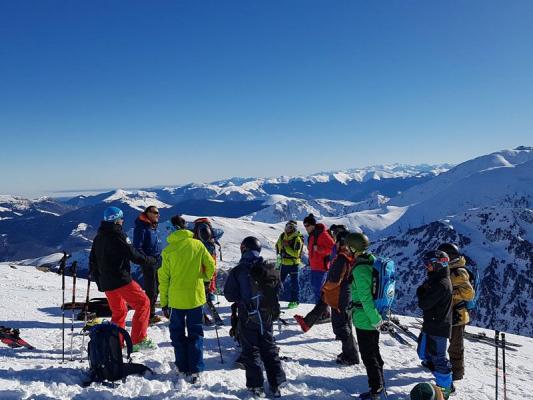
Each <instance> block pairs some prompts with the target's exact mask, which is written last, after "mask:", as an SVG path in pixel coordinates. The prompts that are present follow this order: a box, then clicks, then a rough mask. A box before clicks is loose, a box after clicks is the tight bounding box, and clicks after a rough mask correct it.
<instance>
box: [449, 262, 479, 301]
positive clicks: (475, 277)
mask: <svg viewBox="0 0 533 400" xmlns="http://www.w3.org/2000/svg"><path fill="white" fill-rule="evenodd" d="M459 268H464V269H465V270H466V272H468V280H469V281H470V284H471V285H472V287H473V288H474V298H473V299H472V300H469V301H465V302H464V306H465V308H466V309H467V310H468V311H472V310H475V309H476V307H477V302H478V299H479V295H480V293H479V286H480V283H481V282H480V279H479V272H478V271H477V270H476V271H475V272H474V271H472V270H471V269H470V268H467V267H466V266H465V267H459ZM459 268H456V269H454V270H453V273H454V274H458V273H459V272H458V271H457V269H459ZM459 304H460V303H459ZM459 304H458V305H459ZM456 307H457V306H456Z"/></svg>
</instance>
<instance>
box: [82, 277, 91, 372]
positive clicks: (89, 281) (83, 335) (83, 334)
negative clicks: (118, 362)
mask: <svg viewBox="0 0 533 400" xmlns="http://www.w3.org/2000/svg"><path fill="white" fill-rule="evenodd" d="M90 289H91V274H89V276H87V295H86V296H85V304H84V305H83V314H84V315H83V328H85V327H86V326H87V314H88V313H89V290H90ZM84 351H85V332H83V330H82V337H81V350H80V362H83V352H84Z"/></svg>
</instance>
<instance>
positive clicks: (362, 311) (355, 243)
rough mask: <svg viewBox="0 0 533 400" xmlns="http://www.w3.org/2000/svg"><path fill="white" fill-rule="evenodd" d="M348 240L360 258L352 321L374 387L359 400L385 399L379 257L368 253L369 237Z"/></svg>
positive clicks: (352, 235)
mask: <svg viewBox="0 0 533 400" xmlns="http://www.w3.org/2000/svg"><path fill="white" fill-rule="evenodd" d="M345 241H346V246H347V247H348V248H349V249H350V251H351V252H352V253H354V255H355V258H356V261H355V266H354V268H353V270H352V277H353V280H352V288H351V289H352V305H353V314H352V320H353V324H354V325H355V332H356V335H357V342H358V343H359V350H360V352H361V358H362V359H363V364H364V365H365V368H366V374H367V377H368V386H369V388H370V390H369V391H368V392H365V393H362V394H361V395H360V396H359V399H361V400H366V399H368V400H377V399H384V398H386V397H385V396H386V393H385V380H384V378H383V359H382V358H381V354H380V352H379V332H380V327H381V325H382V323H383V320H382V318H381V315H380V313H379V312H378V310H377V309H376V306H375V305H374V299H373V297H372V276H373V269H374V267H373V263H374V260H375V259H376V258H375V257H374V256H373V255H372V254H370V253H369V252H367V249H368V246H369V245H370V242H369V240H368V238H367V237H366V235H364V234H362V233H349V234H348V235H347V236H346V239H345Z"/></svg>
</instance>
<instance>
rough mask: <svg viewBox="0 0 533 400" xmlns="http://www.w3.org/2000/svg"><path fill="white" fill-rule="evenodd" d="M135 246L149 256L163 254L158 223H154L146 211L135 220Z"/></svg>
mask: <svg viewBox="0 0 533 400" xmlns="http://www.w3.org/2000/svg"><path fill="white" fill-rule="evenodd" d="M133 247H135V248H136V249H137V250H139V251H140V252H142V253H144V254H146V255H147V256H154V257H157V256H159V255H160V254H161V240H160V239H159V232H158V231H157V225H155V226H154V225H153V224H152V223H151V222H150V220H149V219H148V217H147V216H146V214H145V213H142V214H141V215H139V216H138V217H137V219H136V220H135V228H134V229H133Z"/></svg>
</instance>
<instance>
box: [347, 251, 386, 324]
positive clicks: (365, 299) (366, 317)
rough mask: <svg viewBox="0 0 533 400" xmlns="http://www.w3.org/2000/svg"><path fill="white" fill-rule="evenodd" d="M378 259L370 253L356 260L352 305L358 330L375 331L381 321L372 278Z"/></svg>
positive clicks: (353, 317) (353, 275)
mask: <svg viewBox="0 0 533 400" xmlns="http://www.w3.org/2000/svg"><path fill="white" fill-rule="evenodd" d="M375 259H376V257H374V255H372V254H370V253H364V254H361V255H360V256H359V257H357V259H356V260H355V267H354V268H353V272H352V277H353V280H352V303H353V304H355V307H354V309H353V314H352V319H353V324H354V325H355V327H356V328H357V329H363V330H367V331H375V330H376V328H375V327H376V325H378V324H379V323H380V321H381V315H380V314H379V312H378V310H377V309H376V306H375V304H374V298H373V296H372V277H373V275H374V267H373V264H374V261H375Z"/></svg>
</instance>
